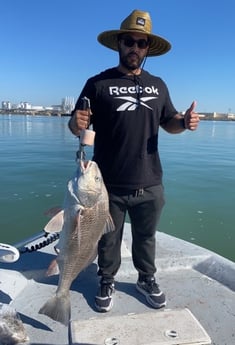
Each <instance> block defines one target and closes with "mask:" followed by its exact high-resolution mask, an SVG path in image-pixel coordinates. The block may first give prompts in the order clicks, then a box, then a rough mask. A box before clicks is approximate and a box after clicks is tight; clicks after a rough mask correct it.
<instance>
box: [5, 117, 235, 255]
mask: <svg viewBox="0 0 235 345" xmlns="http://www.w3.org/2000/svg"><path fill="white" fill-rule="evenodd" d="M67 122H68V118H59V117H33V116H19V115H14V116H13V115H12V116H11V115H0V155H1V169H0V181H1V182H0V183H1V193H0V229H1V237H0V242H3V243H15V242H18V241H20V240H21V239H23V238H24V237H28V236H31V235H34V234H35V233H37V232H38V231H41V230H42V228H43V226H44V225H45V224H46V223H47V221H48V218H47V217H46V216H45V212H46V211H47V210H48V209H49V208H51V207H54V206H57V205H58V206H60V205H61V204H62V201H63V196H64V189H65V185H66V182H67V180H68V179H69V178H70V176H71V175H72V174H73V172H74V170H75V169H76V163H75V153H76V150H77V149H78V140H77V139H76V138H74V136H73V135H72V134H71V133H70V132H69V130H68V128H67ZM159 146H160V153H161V159H162V164H163V168H164V185H165V194H166V201H167V202H166V206H165V208H164V211H163V215H162V219H161V222H160V225H159V230H160V231H163V232H166V233H168V234H172V235H175V236H177V237H179V238H182V239H185V240H188V241H190V242H193V243H196V244H199V245H201V246H203V247H206V248H208V249H210V250H214V251H215V252H217V253H219V254H221V255H224V256H226V257H227V258H229V259H232V260H233V261H235V250H234V244H235V231H234V213H235V190H234V189H235V122H212V121H208V122H206V121H201V123H200V128H199V130H198V131H197V132H194V133H192V132H184V133H183V134H180V135H169V134H167V133H165V132H163V131H161V132H160V145H159ZM89 155H91V152H90V153H88V156H89Z"/></svg>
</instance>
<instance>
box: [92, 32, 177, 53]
mask: <svg viewBox="0 0 235 345" xmlns="http://www.w3.org/2000/svg"><path fill="white" fill-rule="evenodd" d="M122 33H123V34H124V33H143V32H140V31H137V30H109V31H104V32H101V33H100V34H99V35H98V37H97V40H98V42H99V43H101V44H102V45H103V46H105V47H107V48H110V49H112V50H115V51H118V35H119V34H122ZM147 36H148V37H149V40H150V45H149V51H148V56H158V55H162V54H165V53H167V52H168V51H169V50H170V49H171V44H170V43H169V42H168V41H167V40H165V39H164V38H162V37H160V36H157V35H153V34H147Z"/></svg>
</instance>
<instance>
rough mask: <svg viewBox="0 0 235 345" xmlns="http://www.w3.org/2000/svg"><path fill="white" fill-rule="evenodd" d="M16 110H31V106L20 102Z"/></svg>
mask: <svg viewBox="0 0 235 345" xmlns="http://www.w3.org/2000/svg"><path fill="white" fill-rule="evenodd" d="M18 108H19V109H24V110H31V109H32V106H31V104H30V103H29V102H20V104H19V106H18Z"/></svg>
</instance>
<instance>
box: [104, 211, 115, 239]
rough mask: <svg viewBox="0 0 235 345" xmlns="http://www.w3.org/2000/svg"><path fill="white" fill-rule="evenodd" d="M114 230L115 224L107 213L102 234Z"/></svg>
mask: <svg viewBox="0 0 235 345" xmlns="http://www.w3.org/2000/svg"><path fill="white" fill-rule="evenodd" d="M114 230H115V225H114V222H113V219H112V217H111V214H109V215H108V218H107V219H106V222H105V226H104V229H103V234H107V233H108V232H111V231H114Z"/></svg>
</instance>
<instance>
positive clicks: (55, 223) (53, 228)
mask: <svg viewBox="0 0 235 345" xmlns="http://www.w3.org/2000/svg"><path fill="white" fill-rule="evenodd" d="M63 224H64V210H61V211H60V212H58V213H57V214H56V215H55V216H54V217H52V218H51V220H49V222H48V223H47V224H46V226H45V227H44V231H46V232H49V233H53V232H60V231H61V230H62V228H63Z"/></svg>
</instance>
